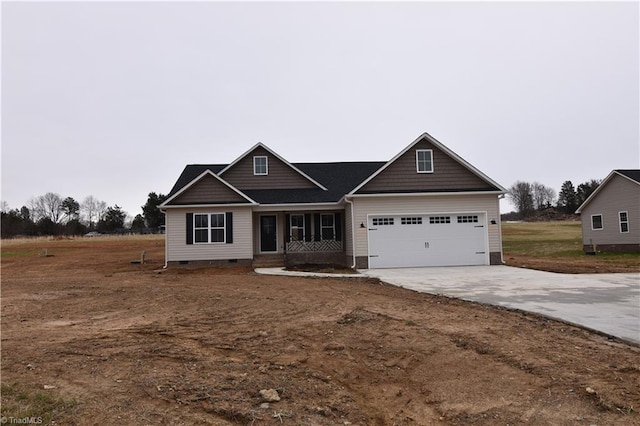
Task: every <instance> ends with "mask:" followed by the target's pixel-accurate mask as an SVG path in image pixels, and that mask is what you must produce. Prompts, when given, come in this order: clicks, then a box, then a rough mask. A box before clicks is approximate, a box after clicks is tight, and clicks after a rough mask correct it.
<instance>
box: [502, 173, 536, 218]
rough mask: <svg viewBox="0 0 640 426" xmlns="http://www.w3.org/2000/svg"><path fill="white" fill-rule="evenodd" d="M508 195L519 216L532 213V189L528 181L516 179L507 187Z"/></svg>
mask: <svg viewBox="0 0 640 426" xmlns="http://www.w3.org/2000/svg"><path fill="white" fill-rule="evenodd" d="M508 196H509V198H510V199H511V202H512V203H513V205H514V206H515V207H516V209H517V210H518V213H520V216H522V217H523V218H524V217H527V216H529V215H530V214H531V213H533V210H534V206H533V191H532V189H531V184H530V183H529V182H522V181H517V182H516V183H514V184H513V185H511V187H510V188H509V194H508Z"/></svg>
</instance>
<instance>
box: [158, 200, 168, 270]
mask: <svg viewBox="0 0 640 426" xmlns="http://www.w3.org/2000/svg"><path fill="white" fill-rule="evenodd" d="M160 211H161V212H162V214H163V215H164V223H165V227H164V266H163V267H162V269H167V268H168V267H169V252H168V246H169V244H167V235H168V234H167V226H166V223H167V211H166V210H162V209H160Z"/></svg>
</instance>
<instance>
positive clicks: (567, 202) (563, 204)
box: [558, 180, 578, 214]
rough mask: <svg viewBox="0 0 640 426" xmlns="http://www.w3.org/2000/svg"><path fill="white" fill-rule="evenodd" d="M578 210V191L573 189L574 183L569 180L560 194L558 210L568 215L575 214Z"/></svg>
mask: <svg viewBox="0 0 640 426" xmlns="http://www.w3.org/2000/svg"><path fill="white" fill-rule="evenodd" d="M577 208H578V196H577V194H576V190H575V189H574V187H573V183H571V181H570V180H567V181H565V182H564V183H563V184H562V187H561V188H560V194H558V210H560V211H562V212H564V213H567V214H574V213H575V211H576V209H577Z"/></svg>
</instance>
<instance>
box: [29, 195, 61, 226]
mask: <svg viewBox="0 0 640 426" xmlns="http://www.w3.org/2000/svg"><path fill="white" fill-rule="evenodd" d="M29 204H30V211H31V215H32V217H33V220H35V221H40V220H41V219H45V218H48V219H51V221H52V222H53V223H58V222H59V221H60V218H61V215H62V197H61V196H60V195H59V194H56V193H54V192H47V193H46V194H44V195H40V196H38V197H35V198H32V199H31V200H29Z"/></svg>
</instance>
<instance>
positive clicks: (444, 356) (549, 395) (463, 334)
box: [1, 237, 640, 425]
mask: <svg viewBox="0 0 640 426" xmlns="http://www.w3.org/2000/svg"><path fill="white" fill-rule="evenodd" d="M42 249H46V252H45V251H43V250H42ZM142 250H146V251H147V259H148V262H147V263H146V264H144V265H139V264H132V263H131V261H133V260H137V259H139V258H140V252H141V251H142ZM2 251H3V256H2V268H1V272H2V322H1V325H2V360H1V361H2V390H3V392H2V416H4V417H6V418H7V419H9V420H10V418H11V417H13V418H14V419H18V418H23V417H26V416H33V417H42V418H43V419H44V422H45V423H46V422H51V423H52V424H58V425H68V424H72V425H73V424H77V425H90V424H96V425H98V424H99V425H124V424H131V425H134V424H135V425H141V424H171V425H180V424H184V425H191V424H196V423H201V424H214V425H232V424H234V425H235V424H242V425H280V424H285V425H430V424H438V425H439V424H443V425H445V424H448V425H461V424H482V425H495V424H500V425H507V424H523V423H526V424H539V425H547V424H576V425H596V424H597V425H610V424H620V425H622V424H624V425H631V424H640V415H639V414H638V410H640V348H638V347H636V346H632V345H628V344H625V343H623V342H621V341H617V340H615V339H610V338H608V337H606V336H603V335H599V334H595V333H591V332H588V331H586V330H583V329H580V328H577V327H573V326H569V325H567V324H563V323H560V322H555V321H551V320H548V319H545V318H542V317H539V316H536V315H533V314H525V313H521V312H512V311H508V310H505V309H499V308H493V307H487V306H482V305H479V304H474V303H468V302H462V301H458V300H454V299H448V298H444V297H438V296H430V295H425V294H418V293H414V292H412V291H408V290H404V289H400V288H395V287H392V286H389V285H384V284H381V283H380V282H377V281H375V280H371V279H364V278H346V279H328V278H315V279H313V278H306V279H301V278H291V277H273V276H260V275H256V274H255V273H253V272H252V271H251V270H248V269H181V268H175V269H169V270H162V269H161V267H162V262H163V254H164V244H163V240H161V239H158V238H157V237H156V238H146V239H140V238H113V239H95V240H88V239H76V240H62V241H37V242H25V243H7V244H3V246H2ZM45 254H46V255H47V256H44V255H45ZM261 391H263V392H261ZM276 399H279V400H276ZM38 410H41V411H38ZM45 411H46V412H45Z"/></svg>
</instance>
